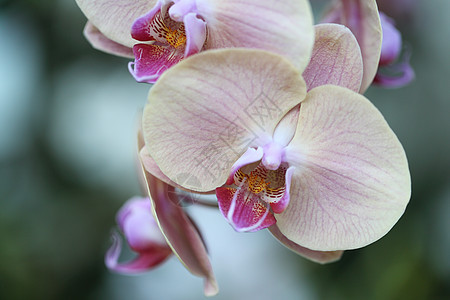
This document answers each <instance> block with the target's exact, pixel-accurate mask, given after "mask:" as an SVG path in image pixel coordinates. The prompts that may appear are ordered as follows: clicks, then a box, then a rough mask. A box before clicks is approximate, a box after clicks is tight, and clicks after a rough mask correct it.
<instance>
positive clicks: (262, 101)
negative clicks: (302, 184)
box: [143, 49, 306, 191]
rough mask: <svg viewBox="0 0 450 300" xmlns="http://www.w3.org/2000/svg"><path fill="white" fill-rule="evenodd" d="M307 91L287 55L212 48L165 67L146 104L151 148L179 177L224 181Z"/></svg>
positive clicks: (210, 183)
mask: <svg viewBox="0 0 450 300" xmlns="http://www.w3.org/2000/svg"><path fill="white" fill-rule="evenodd" d="M305 93H306V87H305V83H304V81H303V79H302V77H301V75H300V74H299V73H298V71H297V70H296V69H295V67H294V66H293V65H291V64H290V63H289V62H288V61H287V60H286V59H284V58H283V57H281V56H279V55H276V54H272V53H269V52H266V51H262V50H256V49H220V50H209V51H205V52H202V53H199V54H197V55H193V56H191V57H189V58H187V59H185V60H183V61H181V62H180V63H178V64H177V65H176V66H174V67H172V68H170V69H169V70H168V71H167V72H165V73H164V74H163V75H162V76H161V78H160V79H159V80H158V81H157V82H156V84H155V85H154V86H153V87H152V89H151V90H150V93H149V101H148V104H147V105H146V108H145V110H144V116H143V134H144V139H145V141H146V147H147V149H148V151H149V153H150V155H151V156H152V157H153V158H154V160H155V162H156V163H157V165H158V166H159V167H160V168H161V170H162V172H163V173H164V174H166V176H167V177H169V178H170V179H171V180H173V181H175V182H176V183H177V184H180V185H181V184H182V183H181V182H179V181H178V180H177V176H178V175H179V174H191V175H192V177H193V178H196V179H197V181H198V182H199V183H201V185H202V186H198V185H195V184H193V185H191V184H189V183H187V184H183V187H184V188H187V189H191V190H195V191H209V190H211V189H214V188H216V187H218V186H221V185H223V184H224V183H225V182H226V180H227V178H228V176H229V172H230V169H231V167H232V166H233V164H234V163H235V162H236V161H237V160H238V159H239V157H241V155H242V154H244V152H245V151H247V149H248V148H249V147H250V148H252V147H254V148H257V147H258V145H265V144H267V142H269V141H270V140H271V138H272V134H273V131H274V129H275V127H276V125H277V124H278V122H279V121H280V119H281V118H282V117H283V116H284V115H285V114H286V113H287V112H288V111H289V110H290V109H291V108H292V107H294V106H295V105H297V104H298V103H299V102H300V101H302V99H303V98H304V95H305Z"/></svg>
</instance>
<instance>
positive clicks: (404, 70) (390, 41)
mask: <svg viewBox="0 0 450 300" xmlns="http://www.w3.org/2000/svg"><path fill="white" fill-rule="evenodd" d="M380 21H381V27H382V30H383V41H382V44H381V55H380V62H379V64H378V71H377V74H376V75H375V78H374V81H373V83H374V84H376V85H378V86H381V87H384V88H399V87H402V86H405V85H407V84H409V83H410V82H411V81H412V80H413V79H414V70H413V69H412V67H411V65H410V63H409V59H410V53H409V52H406V53H405V54H404V55H403V57H402V58H401V59H399V57H400V54H401V52H402V36H401V33H400V31H399V30H398V29H397V28H396V27H395V22H394V20H393V19H391V18H389V17H388V16H386V15H385V14H384V13H382V12H380Z"/></svg>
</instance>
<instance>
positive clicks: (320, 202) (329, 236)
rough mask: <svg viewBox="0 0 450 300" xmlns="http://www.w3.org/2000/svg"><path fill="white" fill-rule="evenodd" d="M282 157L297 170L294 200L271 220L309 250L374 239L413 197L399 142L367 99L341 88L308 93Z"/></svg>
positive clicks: (361, 243)
mask: <svg viewBox="0 0 450 300" xmlns="http://www.w3.org/2000/svg"><path fill="white" fill-rule="evenodd" d="M286 159H287V161H288V163H289V164H290V165H291V166H295V167H296V170H295V173H294V175H293V178H292V186H291V201H290V203H289V206H288V207H287V208H286V210H285V211H284V212H283V213H282V214H277V215H275V217H276V218H277V225H278V227H279V229H280V231H281V232H282V233H283V234H284V235H285V236H286V237H287V238H288V239H289V240H291V241H293V242H294V243H296V244H298V245H301V246H303V247H307V248H309V249H311V250H319V251H334V250H344V249H353V248H358V247H363V246H365V245H367V244H370V243H372V242H374V241H376V240H377V239H379V238H381V237H382V236H383V235H385V234H386V233H387V232H388V231H389V230H390V229H391V228H392V226H393V225H394V224H395V223H396V222H397V220H398V219H399V218H400V216H401V215H402V214H403V212H404V210H405V208H406V205H407V203H408V201H409V198H410V193H411V181H410V175H409V170H408V163H407V160H406V156H405V153H404V150H403V148H402V146H401V144H400V142H399V141H398V139H397V137H396V136H395V134H394V133H393V132H392V130H391V129H390V128H389V125H388V124H387V123H386V121H385V120H384V118H383V116H382V115H381V113H380V112H379V111H378V110H377V109H376V108H375V107H374V106H373V105H372V104H371V103H370V101H368V100H367V99H366V98H364V97H363V96H361V95H359V94H357V93H355V92H352V91H350V90H348V89H345V88H342V87H338V86H332V85H325V86H320V87H317V88H315V89H313V90H311V91H310V92H309V93H308V95H307V98H306V99H305V101H303V102H302V105H301V108H300V118H299V123H298V127H297V131H296V133H295V136H294V138H293V140H292V142H291V143H290V144H289V146H288V147H287V148H286Z"/></svg>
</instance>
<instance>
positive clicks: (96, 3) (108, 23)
mask: <svg viewBox="0 0 450 300" xmlns="http://www.w3.org/2000/svg"><path fill="white" fill-rule="evenodd" d="M157 2H158V1H157V0H116V1H110V0H76V3H77V4H78V6H79V7H80V9H81V10H82V11H83V13H84V14H85V16H86V17H87V18H88V20H89V21H90V22H92V24H93V25H94V26H95V27H97V28H98V29H99V30H100V31H101V32H102V33H103V34H104V35H105V36H106V37H107V38H108V39H110V40H112V41H114V42H116V43H118V44H121V45H124V46H126V47H129V48H131V47H133V45H134V44H135V43H136V41H134V40H133V39H132V37H131V35H130V30H131V25H132V24H133V22H134V20H136V19H137V18H138V17H140V16H142V15H143V14H145V13H147V12H148V11H150V10H151V9H152V8H153V7H154V6H155V5H156V3H157Z"/></svg>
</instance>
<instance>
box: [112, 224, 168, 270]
mask: <svg viewBox="0 0 450 300" xmlns="http://www.w3.org/2000/svg"><path fill="white" fill-rule="evenodd" d="M111 238H112V241H113V244H112V245H111V247H110V248H109V249H108V251H107V252H106V255H105V265H106V266H107V267H108V269H110V270H111V271H114V272H117V273H121V274H135V273H142V272H146V271H148V270H150V269H152V268H154V267H156V266H158V265H159V264H161V263H162V262H164V261H165V260H166V259H167V258H168V257H169V256H170V254H172V251H171V250H170V248H169V247H167V245H166V246H165V247H153V248H149V249H148V250H147V251H145V252H140V253H138V255H137V256H136V258H134V259H133V260H131V261H129V262H125V263H119V262H118V260H119V257H120V253H121V249H122V241H121V237H120V236H119V234H118V233H117V232H113V234H112V236H111Z"/></svg>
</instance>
